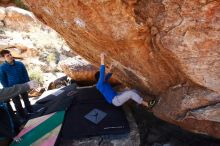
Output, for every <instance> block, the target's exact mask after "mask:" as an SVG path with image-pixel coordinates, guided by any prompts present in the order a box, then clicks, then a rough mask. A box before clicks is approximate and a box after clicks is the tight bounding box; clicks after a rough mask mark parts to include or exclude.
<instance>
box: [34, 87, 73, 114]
mask: <svg viewBox="0 0 220 146" xmlns="http://www.w3.org/2000/svg"><path fill="white" fill-rule="evenodd" d="M76 96H77V89H76V85H75V84H71V85H69V86H66V87H63V88H61V89H59V90H58V91H56V92H55V93H53V94H50V95H48V96H46V97H44V98H43V99H41V100H38V101H37V102H36V103H35V105H33V106H34V107H36V108H35V109H36V111H38V112H37V113H36V115H34V116H33V117H32V118H36V117H39V116H43V115H47V114H50V113H53V112H57V111H62V110H66V109H67V108H68V107H69V106H70V104H71V103H72V100H73V99H74V97H76Z"/></svg>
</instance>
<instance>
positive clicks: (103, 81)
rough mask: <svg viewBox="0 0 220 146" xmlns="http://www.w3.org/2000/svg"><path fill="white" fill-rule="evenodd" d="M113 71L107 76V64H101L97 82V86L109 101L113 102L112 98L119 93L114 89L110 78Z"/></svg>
mask: <svg viewBox="0 0 220 146" xmlns="http://www.w3.org/2000/svg"><path fill="white" fill-rule="evenodd" d="M111 76H112V73H108V74H107V75H106V76H105V65H101V66H100V75H99V81H98V83H97V84H96V88H97V89H98V90H99V91H100V92H101V93H102V95H103V96H104V97H105V99H106V100H107V101H108V103H110V104H111V103H112V99H113V98H114V97H115V96H116V95H117V93H116V92H115V91H114V90H113V89H112V87H111V85H110V84H109V82H108V80H109V79H110V78H111Z"/></svg>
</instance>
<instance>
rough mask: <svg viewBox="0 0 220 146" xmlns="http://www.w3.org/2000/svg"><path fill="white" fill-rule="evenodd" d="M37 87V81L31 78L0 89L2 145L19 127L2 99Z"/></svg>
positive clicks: (4, 99) (0, 134)
mask: <svg viewBox="0 0 220 146" xmlns="http://www.w3.org/2000/svg"><path fill="white" fill-rule="evenodd" d="M37 87H38V83H37V82H36V81H33V80H32V81H29V82H27V83H24V84H16V85H13V86H12V87H7V88H3V89H0V115H1V118H0V145H3V144H2V143H3V141H7V140H10V139H11V138H12V137H13V136H15V135H16V134H17V132H19V128H20V124H19V123H18V121H16V119H12V118H11V115H10V113H8V112H7V111H8V109H7V105H6V104H5V103H4V101H6V100H8V99H10V98H13V97H16V96H17V95H19V94H20V93H23V92H26V91H28V90H30V89H36V88H37ZM1 141H2V143H1Z"/></svg>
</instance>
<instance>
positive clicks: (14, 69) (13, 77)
mask: <svg viewBox="0 0 220 146" xmlns="http://www.w3.org/2000/svg"><path fill="white" fill-rule="evenodd" d="M0 54H1V56H2V57H4V59H5V62H4V63H2V64H1V66H0V81H1V84H2V85H3V87H11V86H13V85H16V84H23V83H26V82H28V81H29V76H28V73H27V70H26V68H25V66H24V64H23V63H22V62H20V61H16V60H14V58H13V56H12V55H11V53H10V51H9V50H2V51H1V52H0ZM20 97H21V98H22V99H23V101H24V104H25V108H26V110H27V112H28V113H32V112H33V110H32V107H31V104H30V101H29V98H28V94H27V92H23V93H21V94H20ZM20 97H19V96H16V97H14V98H12V101H13V102H14V104H15V108H16V110H17V112H18V114H19V115H20V116H21V117H22V118H24V119H26V112H25V110H24V109H23V108H22V104H21V101H20ZM7 105H8V110H9V112H10V113H11V114H12V115H13V109H12V107H11V105H10V103H9V101H8V102H7Z"/></svg>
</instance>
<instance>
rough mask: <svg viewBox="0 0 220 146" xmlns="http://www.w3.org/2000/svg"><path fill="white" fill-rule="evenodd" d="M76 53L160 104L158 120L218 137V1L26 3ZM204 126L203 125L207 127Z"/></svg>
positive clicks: (28, 0)
mask: <svg viewBox="0 0 220 146" xmlns="http://www.w3.org/2000/svg"><path fill="white" fill-rule="evenodd" d="M23 1H24V2H25V3H26V4H27V6H28V7H29V8H30V9H31V11H33V12H34V13H35V14H36V15H37V16H38V18H40V19H41V20H42V21H43V22H45V23H46V24H47V25H49V26H51V27H52V28H54V29H55V30H56V31H58V32H59V33H60V34H61V35H62V36H63V37H64V38H65V39H66V41H67V42H68V43H69V44H70V45H71V46H72V48H73V49H74V51H75V52H77V53H78V54H80V55H81V56H83V57H84V58H86V59H87V60H89V61H90V62H91V63H93V64H94V65H96V66H98V65H99V60H100V58H99V54H100V53H101V52H103V51H104V52H106V53H107V54H108V56H107V60H106V61H107V64H109V63H110V62H116V63H118V67H117V69H116V71H115V74H116V76H117V78H118V79H119V80H120V81H121V82H122V83H125V84H126V85H128V86H130V87H132V88H136V89H138V90H139V91H140V92H141V93H142V94H151V95H154V97H158V98H157V99H158V104H157V105H156V106H155V108H154V109H153V112H154V114H155V115H156V116H158V117H160V118H161V119H164V120H166V121H169V122H172V123H174V124H177V125H180V126H181V127H183V128H185V129H188V130H191V131H194V132H199V133H203V134H208V135H211V136H215V137H218V138H220V123H219V122H220V119H219V118H218V117H220V104H219V101H220V35H219V34H220V2H219V1H208V0H185V1H182V0H163V1H162V0H138V1H137V0H96V1H92V0H74V1H71V0H61V1H52V0H44V1H36V0H23ZM204 125H205V126H204Z"/></svg>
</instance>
